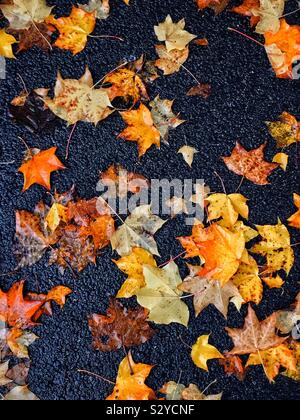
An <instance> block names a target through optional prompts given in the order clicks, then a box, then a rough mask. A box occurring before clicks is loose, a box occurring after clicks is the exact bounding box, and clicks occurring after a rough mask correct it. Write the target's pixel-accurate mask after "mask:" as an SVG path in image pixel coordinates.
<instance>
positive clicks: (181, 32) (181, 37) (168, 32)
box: [154, 15, 197, 52]
mask: <svg viewBox="0 0 300 420" xmlns="http://www.w3.org/2000/svg"><path fill="white" fill-rule="evenodd" d="M184 28H185V19H182V20H180V21H179V22H178V23H174V22H173V20H172V18H171V16H170V15H168V16H167V18H166V20H165V21H164V22H163V23H160V24H159V25H158V26H155V27H154V30H155V34H156V36H157V38H158V40H159V41H165V43H166V48H167V51H168V52H170V51H172V50H185V48H186V46H187V45H188V44H189V43H190V42H191V41H192V40H193V39H195V38H197V36H196V35H193V34H190V33H189V32H188V31H186V30H185V29H184Z"/></svg>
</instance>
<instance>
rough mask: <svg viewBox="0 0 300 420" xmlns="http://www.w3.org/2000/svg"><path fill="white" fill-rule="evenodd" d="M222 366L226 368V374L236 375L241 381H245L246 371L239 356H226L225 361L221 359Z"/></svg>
mask: <svg viewBox="0 0 300 420" xmlns="http://www.w3.org/2000/svg"><path fill="white" fill-rule="evenodd" d="M219 362H220V365H221V366H223V367H224V370H225V373H226V374H227V375H229V376H231V375H234V376H236V377H237V378H238V380H239V381H243V380H244V379H245V376H246V370H245V367H244V365H243V362H242V360H241V358H240V357H239V356H231V355H230V354H225V359H220V361H219Z"/></svg>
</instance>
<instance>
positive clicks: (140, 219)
mask: <svg viewBox="0 0 300 420" xmlns="http://www.w3.org/2000/svg"><path fill="white" fill-rule="evenodd" d="M165 223H166V221H165V220H162V219H160V218H159V217H158V216H155V215H153V214H152V212H151V206H148V205H144V206H140V207H137V208H136V209H135V210H134V211H133V212H132V213H131V215H130V216H128V217H127V219H126V221H125V222H124V224H123V225H122V226H121V227H119V229H118V230H117V231H116V232H115V233H114V235H113V236H112V238H111V245H112V248H113V250H115V251H117V253H118V254H119V255H120V256H121V257H124V256H126V255H130V254H131V252H132V250H133V248H143V249H145V250H146V251H149V252H150V253H151V254H152V255H159V252H158V249H157V245H156V242H155V240H154V237H153V235H154V234H155V233H156V232H157V231H158V230H159V229H161V227H162V226H163V225H164V224H165Z"/></svg>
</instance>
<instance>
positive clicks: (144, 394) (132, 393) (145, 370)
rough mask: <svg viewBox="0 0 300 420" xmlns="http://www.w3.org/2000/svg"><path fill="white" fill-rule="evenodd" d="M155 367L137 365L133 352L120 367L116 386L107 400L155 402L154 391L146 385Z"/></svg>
mask: <svg viewBox="0 0 300 420" xmlns="http://www.w3.org/2000/svg"><path fill="white" fill-rule="evenodd" d="M152 369H153V366H150V365H145V364H143V363H135V362H134V360H133V358H132V355H131V352H129V353H128V356H127V357H125V359H123V360H122V362H121V364H120V366H119V372H118V377H117V381H116V386H115V388H114V391H113V393H112V394H111V395H110V396H109V397H107V398H106V399H107V400H119V401H120V400H121V401H122V400H126V401H128V400H133V401H135V400H139V401H143V400H155V399H156V396H155V393H154V391H153V390H152V389H151V388H149V387H148V386H147V385H145V380H146V379H147V378H148V376H149V375H150V373H151V370H152Z"/></svg>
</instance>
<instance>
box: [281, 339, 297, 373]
mask: <svg viewBox="0 0 300 420" xmlns="http://www.w3.org/2000/svg"><path fill="white" fill-rule="evenodd" d="M290 349H291V350H292V351H293V356H294V358H295V360H296V370H294V369H287V370H286V371H285V372H284V373H283V375H284V376H286V377H288V378H290V379H293V380H294V381H300V343H298V342H297V341H292V343H291V344H290Z"/></svg>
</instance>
